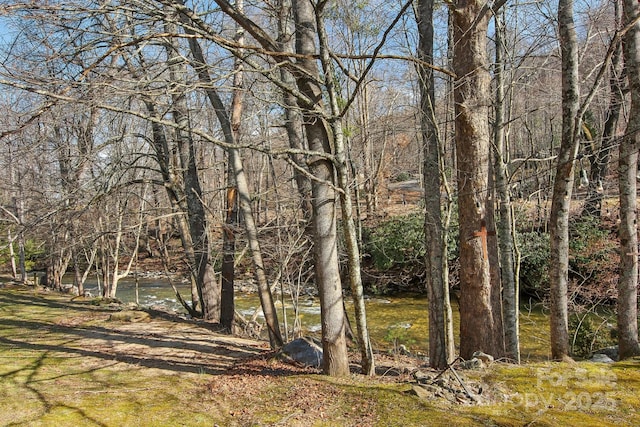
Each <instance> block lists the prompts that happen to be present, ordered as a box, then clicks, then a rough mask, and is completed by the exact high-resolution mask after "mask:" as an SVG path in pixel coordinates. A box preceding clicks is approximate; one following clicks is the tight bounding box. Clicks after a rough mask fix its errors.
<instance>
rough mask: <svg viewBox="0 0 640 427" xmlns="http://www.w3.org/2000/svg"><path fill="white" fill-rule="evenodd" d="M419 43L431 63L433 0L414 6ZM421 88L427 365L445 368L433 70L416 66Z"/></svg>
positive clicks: (448, 332)
mask: <svg viewBox="0 0 640 427" xmlns="http://www.w3.org/2000/svg"><path fill="white" fill-rule="evenodd" d="M417 19H418V33H419V36H420V44H419V48H418V57H419V58H420V59H421V60H422V61H425V62H427V63H432V62H433V0H420V1H419V2H418V9H417ZM418 71H419V76H420V91H421V94H420V96H421V102H420V110H421V123H422V144H423V152H424V167H423V175H424V177H423V179H424V189H425V209H426V211H425V222H424V227H425V228H424V229H425V245H426V248H427V254H426V270H427V271H426V282H427V283H426V285H427V293H428V297H429V364H430V366H431V367H432V368H434V369H444V368H446V367H447V366H448V365H449V363H451V362H452V361H453V358H454V356H455V349H454V341H453V325H452V321H451V319H452V313H451V304H450V302H449V281H448V275H447V268H448V267H447V256H446V254H447V245H446V240H445V233H444V226H443V221H442V199H441V194H440V189H441V188H442V182H441V176H442V173H443V171H442V167H441V158H440V141H439V138H438V128H437V122H436V120H435V118H436V117H435V110H434V99H435V95H434V92H435V90H434V78H433V70H432V69H430V68H427V67H420V68H419V70H418Z"/></svg>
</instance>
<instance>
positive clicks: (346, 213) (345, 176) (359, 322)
mask: <svg viewBox="0 0 640 427" xmlns="http://www.w3.org/2000/svg"><path fill="white" fill-rule="evenodd" d="M316 13H320V14H321V13H322V11H317V12H316ZM318 21H320V24H319V26H318V35H319V39H320V58H321V61H322V65H323V68H324V80H325V84H326V90H327V93H328V96H329V103H330V107H331V115H332V118H331V130H332V133H333V144H334V148H335V168H336V175H337V182H338V187H339V188H340V189H341V190H342V191H341V192H340V207H341V211H342V225H343V228H344V240H345V246H346V250H347V259H348V272H349V277H348V278H349V287H350V289H351V294H352V298H353V305H354V308H355V315H356V316H355V317H356V331H357V336H358V345H359V347H360V356H361V366H362V373H363V374H365V375H374V374H375V361H374V357H373V348H372V347H371V340H370V339H369V329H368V327H367V312H366V308H365V304H364V289H363V286H362V273H361V270H360V248H359V246H358V230H357V227H356V223H355V219H354V217H353V212H354V208H353V204H352V200H351V198H352V196H351V187H350V185H349V163H348V159H347V152H346V144H345V140H344V132H343V130H342V119H341V118H340V107H339V106H338V96H339V95H338V93H337V88H336V87H335V84H334V80H333V76H334V69H333V67H332V66H331V59H330V57H329V49H328V35H327V33H326V31H325V28H324V25H323V24H322V21H321V20H318ZM345 321H346V323H347V324H346V325H345V326H346V327H347V329H349V324H348V318H347V316H346V315H345Z"/></svg>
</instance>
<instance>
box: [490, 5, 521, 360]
mask: <svg viewBox="0 0 640 427" xmlns="http://www.w3.org/2000/svg"><path fill="white" fill-rule="evenodd" d="M502 16H503V14H502V13H501V12H500V13H498V14H496V15H495V17H494V20H495V27H496V36H495V37H496V43H495V47H496V62H495V72H494V76H495V77H494V78H495V86H496V99H495V121H494V133H493V135H494V150H495V152H494V155H495V160H494V165H495V166H494V168H495V179H496V195H497V199H498V200H497V203H498V213H499V219H498V221H497V230H496V231H497V235H498V245H499V248H500V251H499V252H500V270H501V283H502V307H503V319H504V337H505V352H506V356H507V357H508V358H509V359H510V360H512V361H514V362H515V363H520V336H519V330H520V326H519V286H518V277H517V275H516V260H515V256H514V252H515V242H514V235H513V230H515V227H514V224H513V221H514V220H513V212H512V208H511V192H510V191H509V175H508V174H509V171H508V169H507V161H508V159H507V155H508V152H507V145H506V139H505V132H504V127H505V110H504V99H505V91H504V71H505V66H504V65H505V64H504V53H505V52H504V50H505V47H504V46H505V45H504V43H505V40H504V37H503V35H504V32H505V28H504V22H503V21H502Z"/></svg>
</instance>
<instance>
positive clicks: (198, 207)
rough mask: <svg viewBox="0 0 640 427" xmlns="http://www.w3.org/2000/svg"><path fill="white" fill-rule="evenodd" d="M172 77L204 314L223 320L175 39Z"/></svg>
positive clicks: (171, 43) (173, 27)
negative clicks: (211, 260) (210, 254)
mask: <svg viewBox="0 0 640 427" xmlns="http://www.w3.org/2000/svg"><path fill="white" fill-rule="evenodd" d="M166 25H167V27H168V32H169V33H176V32H177V26H176V25H175V24H172V23H167V24H166ZM166 49H167V57H168V64H169V74H170V79H171V97H172V113H173V119H174V121H175V123H176V125H177V128H176V139H177V142H178V152H179V154H180V160H181V164H182V168H183V180H184V186H185V198H186V202H187V208H188V212H189V214H188V221H189V229H190V232H191V240H192V242H193V247H194V254H195V263H196V264H195V268H196V271H197V280H196V282H197V284H198V287H199V289H200V296H201V301H202V314H203V318H204V319H205V320H207V321H210V322H214V323H218V322H220V301H221V298H222V296H221V284H220V283H219V282H218V281H217V280H216V277H215V272H214V270H213V266H212V265H211V263H210V262H209V237H208V234H207V219H206V214H205V209H204V206H203V200H202V188H201V186H200V178H199V176H198V167H197V164H196V150H195V145H194V141H193V138H192V135H191V132H190V129H191V125H190V123H189V116H188V107H187V101H186V95H185V93H184V90H183V89H182V88H183V87H184V81H185V80H184V73H185V69H184V68H185V66H184V62H183V58H182V56H181V55H180V52H179V50H178V49H179V47H178V46H177V44H176V43H175V41H174V40H170V41H169V42H167V44H166Z"/></svg>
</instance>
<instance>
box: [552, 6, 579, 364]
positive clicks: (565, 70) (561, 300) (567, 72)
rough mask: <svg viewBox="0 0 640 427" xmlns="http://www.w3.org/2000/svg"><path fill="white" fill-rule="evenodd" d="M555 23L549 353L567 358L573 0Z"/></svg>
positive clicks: (575, 93) (575, 123) (575, 121)
mask: <svg viewBox="0 0 640 427" xmlns="http://www.w3.org/2000/svg"><path fill="white" fill-rule="evenodd" d="M558 26H559V33H560V48H561V52H562V140H561V143H560V150H559V152H558V158H557V166H556V178H555V181H554V184H553V196H552V201H551V213H550V217H549V232H550V240H551V242H550V250H551V260H550V267H549V280H550V287H551V290H550V300H551V318H550V328H551V356H552V358H553V359H554V360H568V359H570V357H569V319H568V317H569V316H568V308H567V307H568V306H567V305H568V300H567V286H568V284H567V283H568V280H569V277H568V275H569V207H570V204H571V194H572V192H573V178H574V169H575V168H574V164H575V160H576V155H577V153H578V145H579V144H578V136H577V135H576V132H577V130H578V129H579V126H580V120H579V118H578V117H577V116H578V108H579V100H580V95H579V86H578V84H579V80H578V44H577V38H576V31H575V24H574V20H573V0H560V1H559V3H558Z"/></svg>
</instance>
